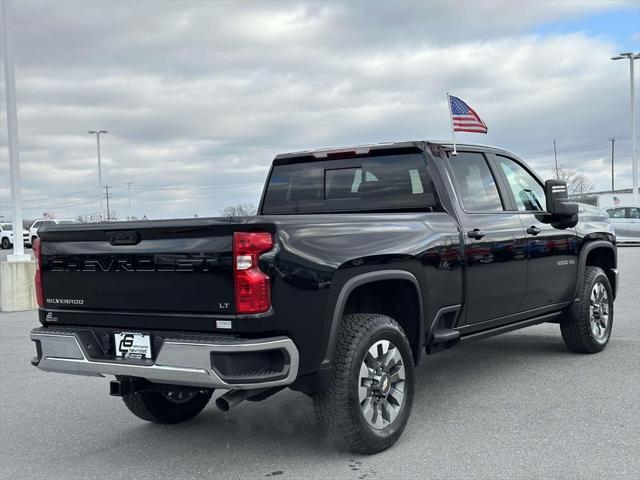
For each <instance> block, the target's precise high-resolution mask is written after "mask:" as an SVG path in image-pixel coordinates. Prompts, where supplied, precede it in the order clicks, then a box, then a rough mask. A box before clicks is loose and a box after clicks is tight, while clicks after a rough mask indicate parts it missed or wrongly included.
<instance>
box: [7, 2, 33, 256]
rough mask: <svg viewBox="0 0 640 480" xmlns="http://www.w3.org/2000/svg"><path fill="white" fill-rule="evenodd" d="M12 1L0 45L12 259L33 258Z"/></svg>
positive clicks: (8, 3)
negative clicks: (25, 207)
mask: <svg viewBox="0 0 640 480" xmlns="http://www.w3.org/2000/svg"><path fill="white" fill-rule="evenodd" d="M10 15H11V3H10V2H8V1H4V0H2V1H0V48H2V58H3V59H4V81H5V91H6V102H7V137H8V143H9V177H10V182H11V204H12V206H13V255H8V256H7V260H8V261H10V262H23V261H26V260H31V255H25V253H24V242H23V238H22V230H24V227H23V226H22V205H21V203H22V191H21V186H20V153H19V148H18V109H17V106H16V74H15V70H14V64H13V42H12V40H13V39H12V38H11V31H10V30H9V29H10V28H11V19H10V18H9V16H10Z"/></svg>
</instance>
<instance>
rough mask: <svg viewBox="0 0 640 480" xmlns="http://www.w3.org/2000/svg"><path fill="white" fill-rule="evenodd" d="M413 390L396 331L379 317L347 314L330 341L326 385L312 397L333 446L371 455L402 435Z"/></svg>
mask: <svg viewBox="0 0 640 480" xmlns="http://www.w3.org/2000/svg"><path fill="white" fill-rule="evenodd" d="M413 388H414V385H413V356H412V354H411V348H410V346H409V342H408V340H407V337H406V335H405V333H404V331H403V330H402V328H401V327H400V326H399V325H398V324H397V323H396V322H395V321H394V320H393V319H392V318H389V317H387V316H384V315H374V314H357V315H348V316H346V317H345V318H344V319H343V322H342V325H341V330H340V333H339V334H338V338H337V340H336V350H335V353H334V357H333V364H332V372H331V378H330V381H329V386H328V388H327V389H326V390H325V391H324V392H322V393H319V394H317V395H316V396H315V397H314V408H315V411H316V416H317V418H318V421H319V423H320V425H321V427H322V428H323V430H324V431H325V432H326V434H327V435H328V436H329V437H330V438H331V440H332V441H333V442H334V443H336V444H337V445H338V446H340V447H343V448H346V449H347V450H349V451H351V452H354V453H366V454H369V453H377V452H381V451H383V450H386V449H387V448H389V447H391V446H392V445H393V444H394V443H395V442H396V441H397V440H398V438H399V437H400V435H401V434H402V432H403V431H404V428H405V426H406V424H407V421H408V419H409V414H410V413H411V405H412V403H413Z"/></svg>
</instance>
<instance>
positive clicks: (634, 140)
mask: <svg viewBox="0 0 640 480" xmlns="http://www.w3.org/2000/svg"><path fill="white" fill-rule="evenodd" d="M623 58H628V59H629V77H630V78H629V79H630V81H631V98H630V100H631V159H632V160H631V161H632V162H633V163H632V166H631V176H632V177H633V178H632V189H633V190H632V191H633V204H634V205H636V206H637V205H640V201H639V200H638V132H637V131H636V128H637V127H636V125H637V124H636V100H635V78H634V71H633V67H634V61H635V60H636V59H638V58H640V53H632V52H625V53H621V54H619V55H616V56H615V57H611V60H622V59H623Z"/></svg>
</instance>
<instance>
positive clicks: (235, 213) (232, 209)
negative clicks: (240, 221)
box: [220, 203, 258, 217]
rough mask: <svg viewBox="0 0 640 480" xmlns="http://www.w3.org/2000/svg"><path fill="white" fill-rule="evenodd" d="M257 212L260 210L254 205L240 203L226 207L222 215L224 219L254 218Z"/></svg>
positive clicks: (221, 211) (221, 212)
mask: <svg viewBox="0 0 640 480" xmlns="http://www.w3.org/2000/svg"><path fill="white" fill-rule="evenodd" d="M257 211H258V209H257V208H256V206H255V205H254V204H253V203H240V204H238V205H230V206H228V207H224V208H223V209H222V210H220V215H222V216H223V217H252V216H254V215H255V214H256V213H257Z"/></svg>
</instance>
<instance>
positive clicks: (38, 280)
mask: <svg viewBox="0 0 640 480" xmlns="http://www.w3.org/2000/svg"><path fill="white" fill-rule="evenodd" d="M31 247H32V249H33V254H34V255H35V256H36V276H35V278H34V283H35V286H36V301H37V302H38V306H39V307H44V294H43V292H42V268H41V267H42V251H41V246H40V239H39V238H36V239H35V240H34V242H33V245H32V246H31Z"/></svg>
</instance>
